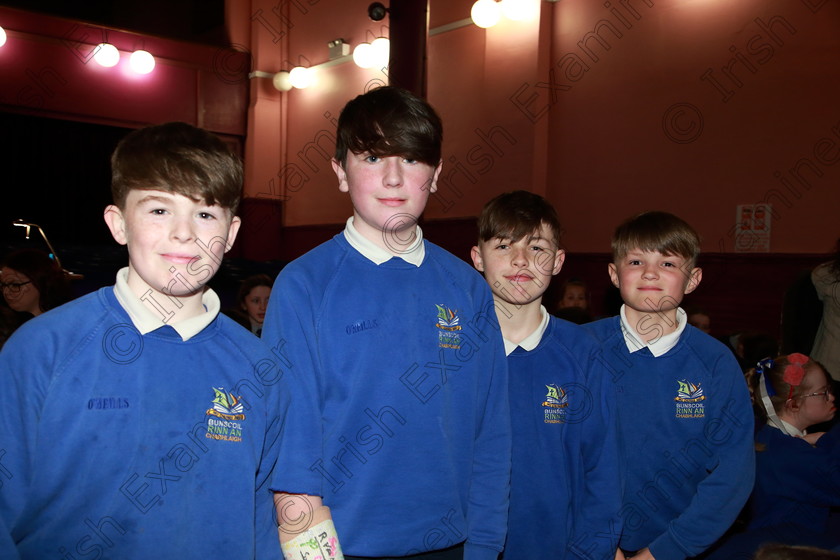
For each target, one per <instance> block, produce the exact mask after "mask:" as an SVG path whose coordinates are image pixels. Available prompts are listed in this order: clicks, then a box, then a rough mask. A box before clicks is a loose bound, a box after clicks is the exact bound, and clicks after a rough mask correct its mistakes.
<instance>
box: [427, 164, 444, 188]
mask: <svg viewBox="0 0 840 560" xmlns="http://www.w3.org/2000/svg"><path fill="white" fill-rule="evenodd" d="M442 169H443V160H440V161H439V162H438V164H437V167H435V172H434V173H433V174H432V184H431V185H429V192H430V193H433V192H435V191H436V190H437V182H438V177H440V172H441V170H442Z"/></svg>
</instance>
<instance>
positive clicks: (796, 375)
mask: <svg viewBox="0 0 840 560" xmlns="http://www.w3.org/2000/svg"><path fill="white" fill-rule="evenodd" d="M809 359H810V358H808V356H806V355H804V354H791V355H789V356H788V362H790V363H789V364H788V365H787V366H785V372H784V375H783V376H782V379H783V380H784V382H785V383H787V384H788V385H790V391H789V392H788V398H789V399H790V398H791V397H793V388H794V387H798V386H799V385H800V383H802V379H803V378H804V377H805V368H804V367H802V366H804V365H805V364H807V363H808V361H809Z"/></svg>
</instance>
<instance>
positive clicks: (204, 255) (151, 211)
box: [105, 190, 239, 296]
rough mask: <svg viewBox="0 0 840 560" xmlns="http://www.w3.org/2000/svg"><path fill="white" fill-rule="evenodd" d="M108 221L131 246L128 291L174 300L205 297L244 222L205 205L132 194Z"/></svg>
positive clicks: (113, 231) (108, 213) (162, 194)
mask: <svg viewBox="0 0 840 560" xmlns="http://www.w3.org/2000/svg"><path fill="white" fill-rule="evenodd" d="M105 220H106V222H107V223H108V226H109V228H110V229H111V234H112V235H113V236H114V239H115V240H116V241H117V242H118V243H120V244H123V245H128V255H129V272H128V285H129V287H130V288H131V290H132V291H133V292H134V293H135V294H138V295H141V296H142V294H144V293H145V292H146V291H147V290H148V289H150V288H151V289H152V290H154V291H155V292H158V293H164V294H171V295H174V296H188V295H192V294H194V293H198V292H200V291H201V288H202V287H203V286H204V285H205V284H206V283H207V281H209V280H210V278H212V277H213V275H214V274H215V273H216V271H217V270H218V269H219V266H220V265H221V262H222V257H223V255H224V253H225V252H227V249H229V248H230V246H231V245H232V244H233V242H234V240H235V239H236V233H237V232H238V230H239V218H237V217H234V218H233V219H231V217H230V211H229V210H227V209H225V208H222V207H221V206H218V205H213V206H209V205H207V204H205V203H204V201H203V200H200V201H194V200H192V199H190V198H187V197H185V196H183V195H180V194H172V193H168V192H164V191H155V190H132V191H131V192H130V193H129V194H128V197H127V198H126V201H125V208H124V209H123V210H120V209H119V208H117V207H116V206H109V207H108V208H107V209H106V210H105Z"/></svg>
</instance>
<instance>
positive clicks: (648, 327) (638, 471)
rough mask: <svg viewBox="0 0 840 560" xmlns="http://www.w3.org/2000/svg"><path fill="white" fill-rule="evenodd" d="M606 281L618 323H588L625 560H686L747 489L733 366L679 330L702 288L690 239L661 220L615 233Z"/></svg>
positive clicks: (689, 232)
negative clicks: (685, 303) (686, 304)
mask: <svg viewBox="0 0 840 560" xmlns="http://www.w3.org/2000/svg"><path fill="white" fill-rule="evenodd" d="M612 250H613V262H612V263H611V264H610V265H609V275H610V279H611V280H612V282H613V284H614V285H615V286H616V287H617V288H618V289H619V291H620V292H621V297H622V299H623V300H624V305H623V306H622V307H621V311H620V315H619V316H617V317H612V318H609V319H603V320H601V321H597V322H595V323H590V324H588V325H587V326H586V328H588V329H590V330H591V331H592V332H593V333H595V335H596V336H597V337H598V338H599V339H600V340H601V342H602V353H603V354H602V360H603V361H604V363H605V364H606V365H608V367H609V368H610V375H611V377H612V380H613V382H614V383H615V387H616V391H617V395H616V397H617V401H618V407H617V408H618V415H619V429H618V431H619V443H620V448H621V454H622V467H623V474H624V481H623V484H624V492H623V499H622V506H621V516H622V519H623V533H622V536H621V542H620V547H621V549H622V550H623V551H624V552H623V554H624V557H633V558H634V559H644V560H649V559H651V558H655V559H656V560H682V559H684V558H686V557H689V556H696V555H697V554H700V553H701V552H703V551H704V550H705V549H706V548H707V547H709V546H710V545H711V544H712V543H714V542H715V541H716V540H717V539H718V538H719V537H720V536H721V535H722V534H723V533H724V532H725V531H726V530H727V529H728V528H729V527H730V525H731V524H732V522H733V521H734V520H735V518H736V517H737V515H738V513H739V512H740V511H741V507H742V506H743V505H744V502H745V501H746V499H747V497H748V496H749V493H750V490H751V488H752V484H753V477H754V454H753V444H752V434H753V417H752V411H751V408H750V400H749V393H748V391H747V386H746V383H745V382H744V378H743V375H742V374H741V370H740V368H739V367H738V363H737V362H736V361H735V358H734V357H733V355H732V353H731V352H730V351H729V350H728V349H727V348H726V347H725V346H723V344H721V343H720V342H718V341H717V340H715V339H713V338H712V337H710V336H709V335H707V334H705V333H703V332H701V331H699V330H698V329H696V328H694V327H692V326H690V325H687V322H686V316H685V312H684V311H683V310H682V309H680V307H679V304H680V302H681V301H682V299H683V296H684V295H685V294H688V293H690V292H691V291H693V290H694V289H695V288H696V287H697V285H698V284H699V283H700V280H701V275H702V272H701V270H700V269H699V268H697V267H696V261H697V256H698V254H699V251H700V239H699V237H698V235H697V233H696V232H695V231H694V230H693V229H692V228H691V226H689V225H688V224H686V223H685V222H684V221H683V220H681V219H679V218H677V217H676V216H674V215H672V214H668V213H665V212H646V213H644V214H640V215H638V216H636V217H634V218H631V219H629V220H627V221H625V222H624V223H623V224H621V225H620V226H619V227H618V228H617V229H616V231H615V234H614V235H613V240H612Z"/></svg>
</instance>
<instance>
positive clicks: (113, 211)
mask: <svg viewBox="0 0 840 560" xmlns="http://www.w3.org/2000/svg"><path fill="white" fill-rule="evenodd" d="M103 217H104V218H105V223H106V224H107V225H108V229H109V230H111V236H112V237H113V238H114V241H116V242H117V243H119V244H120V245H125V244H126V243H128V236H127V235H126V232H125V217H124V216H123V213H122V211H121V210H120V209H119V208H117V207H116V206H114V205H113V204H109V205H108V206H106V207H105V214H104V216H103Z"/></svg>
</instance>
